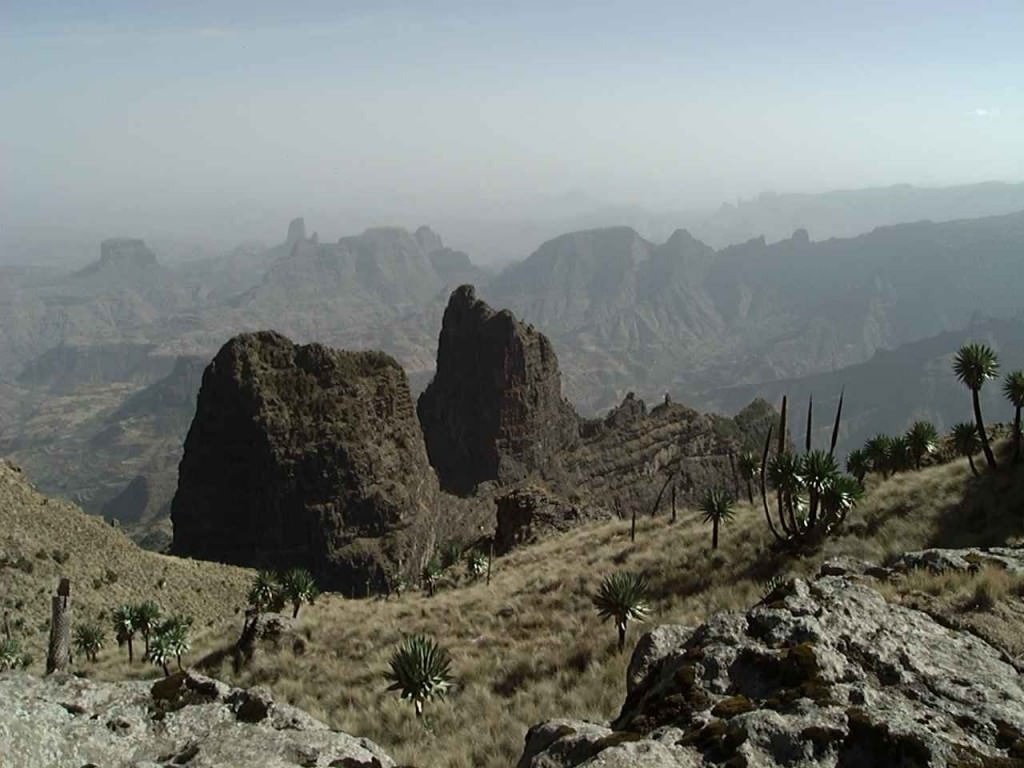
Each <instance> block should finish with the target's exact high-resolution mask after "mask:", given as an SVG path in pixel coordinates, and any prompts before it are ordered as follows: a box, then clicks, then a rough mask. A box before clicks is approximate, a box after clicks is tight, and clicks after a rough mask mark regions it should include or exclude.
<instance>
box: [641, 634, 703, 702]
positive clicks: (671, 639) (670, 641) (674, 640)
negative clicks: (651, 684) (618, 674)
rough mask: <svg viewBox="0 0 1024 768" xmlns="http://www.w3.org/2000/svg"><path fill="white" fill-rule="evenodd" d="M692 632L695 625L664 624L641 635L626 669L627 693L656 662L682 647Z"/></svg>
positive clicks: (642, 678)
mask: <svg viewBox="0 0 1024 768" xmlns="http://www.w3.org/2000/svg"><path fill="white" fill-rule="evenodd" d="M692 634H693V627H685V626H681V625H677V624H663V625H661V626H660V627H655V628H654V629H652V630H651V631H650V632H645V633H644V634H643V635H641V636H640V639H639V640H638V641H637V643H636V648H634V649H633V656H632V657H631V658H630V660H629V668H628V669H627V670H626V693H627V694H629V693H632V692H633V690H634V689H635V688H636V687H637V686H639V685H640V684H641V683H642V682H643V681H644V680H645V679H646V678H647V675H648V673H649V672H650V671H651V668H652V667H653V666H654V665H655V664H656V663H660V662H661V661H662V660H663V659H665V658H666V657H667V656H668V655H669V654H670V653H671V652H672V649H674V648H680V647H682V646H683V645H684V644H685V643H686V640H687V638H689V636H690V635H692Z"/></svg>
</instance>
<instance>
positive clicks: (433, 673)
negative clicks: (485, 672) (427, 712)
mask: <svg viewBox="0 0 1024 768" xmlns="http://www.w3.org/2000/svg"><path fill="white" fill-rule="evenodd" d="M451 663H452V662H451V656H450V655H449V653H448V651H446V650H445V649H444V648H442V647H441V646H440V645H438V644H437V642H435V641H434V640H433V639H432V638H429V637H426V636H424V635H414V636H412V637H407V638H406V639H405V640H404V641H403V642H402V644H401V645H400V646H399V647H398V649H397V650H396V651H395V652H394V653H393V654H392V655H391V661H390V666H391V669H390V670H389V671H388V672H387V679H388V680H390V681H391V685H389V686H388V690H389V691H400V692H401V697H402V698H403V699H408V700H410V701H412V703H413V706H414V707H415V710H416V717H417V718H420V717H423V704H424V703H425V702H427V701H430V700H431V699H444V696H445V694H446V693H447V691H448V689H449V688H451V685H452V676H451Z"/></svg>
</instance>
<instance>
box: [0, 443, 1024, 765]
mask: <svg viewBox="0 0 1024 768" xmlns="http://www.w3.org/2000/svg"><path fill="white" fill-rule="evenodd" d="M1022 493H1024V473H1018V474H1016V475H1014V474H1000V475H997V476H995V477H992V478H984V479H982V480H980V481H976V480H974V479H973V478H972V477H971V475H970V471H969V469H968V468H967V464H966V462H964V461H957V462H954V463H952V464H948V465H944V466H937V467H931V468H928V469H926V470H924V471H922V472H920V473H908V474H904V475H899V476H897V477H895V478H892V479H890V480H888V481H886V482H884V483H878V484H875V485H874V487H873V488H872V489H871V493H870V494H869V496H868V498H867V499H866V500H865V502H864V503H863V504H862V506H861V508H860V509H859V510H857V512H856V513H854V515H853V516H852V517H851V520H850V521H849V523H848V526H847V530H846V532H845V533H844V534H843V535H842V536H839V537H837V538H835V539H832V540H830V541H829V542H828V543H827V545H826V546H825V549H824V551H822V552H820V553H818V554H816V555H813V556H808V557H803V558H798V559H796V558H792V557H788V558H787V557H782V556H780V555H778V554H777V553H774V552H772V551H771V550H770V548H769V545H770V543H771V542H770V535H769V534H768V532H767V529H766V526H765V525H764V522H763V517H762V513H761V511H760V509H759V508H751V507H749V506H746V505H744V506H741V507H740V508H739V509H738V514H737V517H736V519H735V520H734V521H732V522H730V523H729V524H728V525H727V526H726V527H725V528H724V529H723V534H722V547H721V549H720V550H719V551H718V552H716V553H712V552H711V551H710V550H709V543H710V530H709V528H708V527H707V526H704V525H702V524H701V523H700V520H699V515H698V514H697V513H695V512H693V511H684V512H682V513H681V514H680V518H679V521H678V522H677V523H675V524H672V523H670V522H669V520H668V519H667V518H666V517H664V516H662V517H659V518H658V519H653V520H652V519H646V518H645V519H642V520H641V521H640V524H639V526H638V535H637V540H636V542H635V543H631V542H630V541H629V523H628V521H613V522H610V523H605V524H601V525H595V526H591V527H587V528H581V529H578V530H576V531H574V532H572V533H569V534H566V535H564V536H560V537H557V538H553V539H550V540H548V541H546V542H543V543H541V544H539V545H537V546H534V547H529V548H526V549H522V550H519V551H516V552H513V553H512V554H511V555H509V556H508V557H505V558H501V559H499V560H497V561H496V562H495V567H494V575H493V579H492V582H491V584H490V585H489V586H488V585H485V584H483V583H477V584H474V585H465V584H463V585H462V586H460V587H459V588H454V587H451V586H449V587H446V588H445V589H443V590H442V591H440V592H439V593H438V594H437V595H436V596H435V597H433V598H429V597H427V596H425V595H423V594H422V593H419V592H412V593H408V594H406V595H404V596H402V597H401V598H397V599H391V600H388V601H382V600H373V601H351V600H345V599H343V598H341V597H338V596H334V595H327V596H324V597H323V598H321V599H320V600H318V601H317V604H316V605H315V606H312V607H309V608H304V609H303V613H302V615H301V616H300V622H301V624H302V627H303V631H304V632H305V633H306V634H307V635H308V637H309V638H310V644H309V650H308V651H307V653H306V654H305V655H303V656H295V655H293V654H291V653H290V652H287V651H285V652H280V653H269V652H268V653H264V654H261V655H259V656H257V660H256V662H255V663H254V665H253V666H252V667H251V668H249V669H247V670H245V671H244V672H242V673H241V674H237V675H236V674H234V673H233V672H232V670H231V668H230V665H227V664H226V665H224V667H222V668H220V669H219V670H214V671H215V672H216V673H217V674H218V675H219V676H221V677H223V678H225V679H228V680H233V681H236V682H240V683H243V684H256V683H263V684H268V685H270V687H271V688H272V689H274V691H275V692H276V693H277V695H279V696H282V697H284V698H285V699H287V700H289V701H291V702H293V703H295V704H298V705H299V706H302V707H303V708H305V709H307V710H309V711H310V712H311V713H312V714H314V715H316V716H318V717H321V718H323V719H324V720H326V721H328V722H330V723H331V724H332V725H335V726H336V727H340V728H343V729H344V730H346V731H349V732H350V733H356V734H359V735H364V736H368V737H370V738H372V739H374V740H375V741H377V742H379V743H380V744H382V745H383V746H384V747H385V748H386V749H388V750H389V751H390V752H391V753H392V754H394V756H395V757H396V759H398V760H399V761H400V762H403V763H408V764H415V765H420V766H426V765H430V766H474V767H475V766H508V765H510V764H513V763H514V761H515V760H516V758H517V757H518V755H519V753H520V751H521V749H522V739H523V736H524V735H525V732H526V729H527V728H528V727H529V726H530V725H532V724H533V723H535V722H538V721H540V720H544V719H547V718H552V717H559V716H574V717H583V718H590V719H595V720H605V719H608V718H610V717H612V716H613V715H614V714H616V711H617V709H618V707H619V705H620V704H621V701H622V699H623V695H624V677H625V666H626V663H627V661H628V653H626V654H622V655H619V654H617V653H616V652H615V648H614V646H615V630H614V628H613V627H612V626H610V625H609V624H603V623H601V622H600V621H599V620H598V619H597V616H596V614H595V613H594V611H593V608H592V606H591V603H590V596H591V594H592V593H593V591H594V590H595V588H596V586H597V584H598V582H599V581H600V579H601V577H602V576H603V575H604V574H606V573H609V572H610V571H612V570H615V569H620V568H621V569H631V570H640V571H643V572H644V573H646V574H647V575H648V578H649V580H650V582H651V585H652V591H653V593H654V597H655V599H654V601H653V611H652V617H651V620H650V623H651V624H654V623H684V624H696V623H698V622H700V621H701V620H703V619H704V618H705V617H706V616H707V615H708V614H710V613H712V612H714V611H717V610H722V609H733V608H737V609H739V608H746V607H748V606H750V605H751V604H753V603H754V602H756V601H757V600H758V599H759V598H760V596H761V594H762V592H763V585H764V582H765V581H766V580H767V579H768V578H770V577H772V576H774V575H777V574H784V573H790V574H799V573H810V572H813V571H815V570H816V569H817V567H818V565H819V563H820V562H821V560H822V559H823V558H825V557H829V556H832V555H836V554H850V555H854V556H857V557H862V558H865V559H872V560H884V559H885V558H886V557H888V556H889V555H892V554H895V553H898V552H902V551H906V550H909V549H917V548H921V547H925V546H935V545H944V546H967V545H979V544H998V543H1004V542H1010V543H1020V542H1021V539H1020V536H1021V534H1022V533H1024V519H1022V516H1021V514H1020V510H1019V508H1018V507H1017V506H1015V505H1014V500H1015V499H1020V498H1022ZM15 531H16V532H17V533H13V532H15ZM69 534H70V535H69ZM58 542H59V543H58ZM57 548H60V549H64V550H66V551H68V553H69V557H68V559H67V561H66V563H65V564H64V565H63V566H61V565H58V564H57V563H56V562H55V561H54V559H53V557H52V550H54V549H57ZM0 551H2V552H4V553H7V554H8V555H11V554H12V553H17V554H19V555H20V556H22V557H24V558H25V559H26V561H27V562H30V563H31V564H32V573H31V574H29V573H25V572H24V571H23V570H21V569H19V568H18V567H0V601H2V602H3V604H4V605H5V606H13V605H15V604H18V603H19V602H20V604H21V606H22V607H21V608H19V609H17V610H16V611H12V615H22V616H25V617H26V618H27V624H28V627H29V629H30V630H31V631H32V632H33V634H32V635H31V637H30V644H31V646H32V650H33V652H34V653H36V655H37V665H38V664H39V663H40V662H41V660H42V649H43V644H44V643H45V632H43V631H41V630H42V628H43V627H44V626H45V621H46V618H47V611H48V605H49V599H48V595H49V594H50V593H51V591H52V589H53V587H54V585H55V583H56V580H57V577H58V575H59V574H61V573H63V574H66V575H69V576H70V577H71V578H72V580H73V584H74V595H75V604H76V606H77V609H78V614H77V615H78V616H82V615H86V616H93V615H95V614H96V613H98V612H99V611H101V610H103V609H109V608H110V607H111V606H113V605H115V604H117V603H119V602H122V601H124V600H141V599H144V598H153V599H156V600H158V602H160V603H162V604H163V606H164V607H165V609H168V610H180V611H185V612H187V613H191V614H193V615H195V616H196V617H197V619H198V624H197V627H198V629H199V632H198V635H199V636H198V638H197V648H196V653H194V654H192V655H191V658H192V659H193V660H194V659H195V658H197V656H198V655H199V654H200V653H203V652H206V651H212V650H215V649H217V648H220V647H223V645H225V644H226V643H227V642H230V641H231V640H233V639H234V638H235V637H236V636H237V632H238V630H239V628H240V626H241V616H240V615H239V614H238V613H237V610H238V609H239V608H240V607H241V605H242V602H243V596H244V591H245V588H246V587H247V586H248V583H249V581H250V579H251V576H252V573H251V572H250V571H245V570H243V569H238V568H231V567H227V566H219V565H215V564H209V563H199V562H193V561H187V560H186V561H182V560H177V559H175V558H169V557H164V556H161V555H157V554H154V553H150V552H144V551H141V550H139V549H137V548H136V547H135V546H134V545H133V544H132V543H131V542H130V541H129V540H128V539H127V538H126V537H125V536H124V535H123V534H121V533H119V532H118V531H116V530H115V529H112V528H110V527H109V526H107V525H106V524H105V523H103V522H102V521H100V520H98V519H96V518H93V517H89V516H87V515H85V514H83V513H81V512H80V511H79V510H77V509H75V508H74V507H72V506H71V505H68V504H65V503H62V502H58V501H53V500H46V499H45V498H44V497H42V496H41V495H39V494H38V493H36V492H35V491H33V490H32V489H31V488H30V487H29V486H28V485H27V483H26V481H25V479H24V476H23V475H20V474H18V473H16V472H14V471H13V470H11V469H10V468H9V467H7V466H6V465H5V464H3V463H0ZM48 553H49V554H48ZM108 569H109V570H110V571H112V572H113V573H116V574H117V581H116V582H114V583H112V584H105V585H102V586H100V587H99V588H93V580H94V579H100V580H102V579H103V578H104V576H105V574H106V571H107V570H108ZM161 578H165V579H166V584H165V586H164V587H163V589H159V588H158V587H157V586H156V584H157V582H158V580H159V579H161ZM908 581H909V582H910V583H909V584H908V585H907V587H905V588H893V589H892V590H890V592H891V595H892V597H893V598H894V599H904V600H908V601H911V602H914V604H920V607H923V608H926V609H930V610H938V611H941V610H943V609H944V608H946V609H950V610H955V611H960V612H961V613H962V612H963V610H964V608H965V605H967V604H968V603H973V602H976V600H975V598H976V595H977V593H978V592H979V590H982V591H986V590H987V591H989V592H993V591H994V592H995V593H997V594H998V595H999V596H1001V598H1004V599H1003V600H1002V602H1000V603H999V604H998V605H997V606H995V607H994V608H992V609H989V610H987V611H978V610H974V611H973V612H972V613H970V614H968V616H967V619H966V620H965V622H964V623H966V624H967V625H968V626H971V627H972V628H975V629H976V630H980V631H983V632H987V633H988V634H989V635H990V636H993V637H995V638H996V639H1005V640H1007V642H1012V641H1014V639H1019V638H1020V637H1021V636H1022V635H1024V633H1021V632H1020V631H1019V627H1020V626H1021V625H1024V602H1022V601H1021V600H1020V599H1019V597H1018V595H1019V593H1020V592H1021V589H1020V585H1019V584H1009V583H1004V582H1005V580H1002V581H1000V579H999V578H998V575H996V576H993V575H992V574H982V575H981V576H978V577H971V578H965V579H962V580H959V581H957V580H955V579H954V580H953V581H942V582H941V583H940V582H939V581H935V582H932V581H928V580H924V581H922V580H920V579H916V580H915V579H911V580H908ZM988 581H992V582H995V583H994V586H993V584H987V585H985V586H982V587H979V584H980V583H981V582H988ZM915 601H916V602H915ZM640 631H642V628H641V627H636V626H631V627H630V634H629V640H630V642H632V641H634V640H635V639H636V637H637V636H638V634H639V632H640ZM411 632H426V633H429V634H432V635H435V636H437V637H438V638H439V639H441V640H442V642H443V643H444V644H445V645H446V646H447V647H448V648H449V649H450V650H451V652H452V656H453V659H454V665H453V666H454V671H455V673H456V675H457V677H458V682H459V686H458V688H457V689H456V690H455V691H453V693H452V695H451V696H450V698H449V700H448V701H446V702H441V703H432V704H430V705H428V710H427V722H426V728H424V726H423V725H422V724H420V723H417V722H416V721H415V719H414V718H413V716H412V708H411V706H409V705H408V704H407V703H406V702H403V701H400V700H399V699H398V698H397V695H396V694H394V693H388V692H386V691H385V688H386V682H385V680H384V672H385V670H386V669H387V660H388V657H389V655H390V653H391V651H392V649H393V647H394V646H395V644H396V643H397V642H398V641H399V640H400V639H401V637H402V635H403V633H411ZM1016 652H1017V653H1024V645H1022V646H1021V647H1020V648H1019V649H1016ZM91 673H92V674H97V675H99V676H102V677H111V678H120V677H124V676H126V675H128V676H135V677H138V676H145V675H149V676H152V675H155V674H156V670H155V669H154V668H152V667H148V668H147V667H144V666H142V665H139V664H137V665H136V666H135V667H134V668H133V669H128V667H127V665H126V663H125V661H124V657H123V654H122V653H121V652H119V651H118V650H117V649H116V647H113V643H112V642H110V641H108V647H107V648H106V650H105V651H104V652H103V654H102V655H101V659H100V662H99V664H98V665H97V668H96V669H93V670H91Z"/></svg>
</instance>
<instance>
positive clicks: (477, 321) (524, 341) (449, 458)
mask: <svg viewBox="0 0 1024 768" xmlns="http://www.w3.org/2000/svg"><path fill="white" fill-rule="evenodd" d="M417 414H418V416H419V420H420V424H421V425H422V427H423V435H424V439H425V440H426V445H427V453H428V455H429V456H430V463H431V464H432V465H433V466H434V468H435V469H436V470H437V474H438V477H439V479H440V482H441V487H442V488H443V489H445V490H447V491H450V492H452V493H456V494H462V495H465V494H470V493H472V492H473V491H474V490H475V489H476V487H477V486H478V485H479V484H481V483H483V482H486V481H490V480H495V481H498V482H500V483H501V484H510V483H514V482H517V481H520V480H523V479H524V478H526V477H528V476H529V475H530V474H531V473H535V472H538V471H540V470H542V469H546V468H547V467H548V465H549V464H550V462H551V461H552V460H553V458H554V457H555V456H556V455H557V454H558V453H559V452H561V451H564V450H566V449H567V448H570V447H572V446H574V445H576V444H577V443H578V441H579V419H578V417H577V415H576V412H575V411H574V410H573V408H572V406H571V405H570V404H569V403H568V401H567V400H566V399H565V398H564V397H563V396H562V380H561V373H560V372H559V369H558V358H557V356H556V355H555V351H554V348H553V347H552V345H551V342H550V341H549V340H548V338H547V337H546V336H545V335H544V334H542V333H540V332H539V331H537V330H536V329H534V328H533V327H532V326H530V325H527V324H526V323H523V322H520V321H519V320H517V319H516V317H515V315H513V314H512V313H511V312H509V311H508V310H501V311H497V312H496V311H494V310H493V309H491V308H490V307H489V306H488V305H487V304H486V303H484V302H483V301H481V300H480V299H478V298H477V296H476V291H475V289H474V288H473V286H471V285H463V286H460V287H458V288H456V289H455V290H454V291H453V292H452V294H451V297H450V298H449V300H448V306H447V308H446V309H445V312H444V319H443V321H442V325H441V334H440V337H439V339H438V347H437V373H436V374H435V375H434V378H433V380H432V381H431V382H430V384H429V385H428V386H427V388H426V389H425V390H424V392H423V393H422V394H421V395H420V397H419V401H418V402H417Z"/></svg>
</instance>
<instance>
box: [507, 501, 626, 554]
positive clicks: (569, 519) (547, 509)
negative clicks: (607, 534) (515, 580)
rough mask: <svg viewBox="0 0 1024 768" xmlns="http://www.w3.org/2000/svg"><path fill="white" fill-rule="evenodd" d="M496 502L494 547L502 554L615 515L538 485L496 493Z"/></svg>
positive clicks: (609, 518)
mask: <svg viewBox="0 0 1024 768" xmlns="http://www.w3.org/2000/svg"><path fill="white" fill-rule="evenodd" d="M494 503H495V505H496V506H497V527H496V529H495V533H494V548H495V551H496V552H497V554H499V555H503V554H506V553H507V552H509V551H510V550H512V549H514V548H515V547H518V546H522V545H524V544H531V543H534V542H536V541H539V540H541V539H543V538H545V537H547V536H550V535H552V534H556V533H564V532H566V531H568V530H571V529H572V528H575V527H577V526H580V525H583V524H585V523H593V522H597V521H601V520H611V519H612V518H613V517H614V516H615V515H614V514H613V513H612V512H611V511H610V510H607V509H604V508H602V507H599V506H596V505H579V504H571V503H569V502H568V501H566V500H565V499H563V498H561V497H559V496H557V495H555V494H553V493H551V492H549V491H547V490H545V489H543V488H541V487H538V486H527V487H520V488H514V489H512V490H511V491H509V492H508V493H504V494H501V495H500V496H497V497H496V498H495V499H494Z"/></svg>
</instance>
